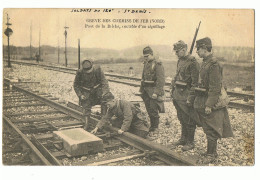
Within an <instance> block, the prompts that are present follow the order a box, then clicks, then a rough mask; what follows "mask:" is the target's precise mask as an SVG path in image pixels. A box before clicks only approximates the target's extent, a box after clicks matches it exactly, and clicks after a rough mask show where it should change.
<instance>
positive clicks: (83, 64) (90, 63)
mask: <svg viewBox="0 0 260 180" xmlns="http://www.w3.org/2000/svg"><path fill="white" fill-rule="evenodd" d="M86 62H89V65H87V66H86V65H85V63H86ZM82 66H83V68H84V67H85V69H87V70H89V69H91V68H92V66H93V61H92V60H90V59H85V60H84V61H82Z"/></svg>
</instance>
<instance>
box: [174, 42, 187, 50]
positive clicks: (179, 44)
mask: <svg viewBox="0 0 260 180" xmlns="http://www.w3.org/2000/svg"><path fill="white" fill-rule="evenodd" d="M183 48H187V44H185V42H184V41H182V40H179V41H178V42H176V43H174V44H173V50H174V51H179V50H181V49H183Z"/></svg>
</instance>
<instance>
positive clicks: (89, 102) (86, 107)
mask: <svg viewBox="0 0 260 180" xmlns="http://www.w3.org/2000/svg"><path fill="white" fill-rule="evenodd" d="M81 105H82V107H83V115H84V116H90V114H91V108H92V106H95V105H101V115H102V116H103V115H105V114H106V111H107V106H106V103H105V102H103V101H102V98H101V97H98V96H97V95H96V94H92V95H91V96H89V98H88V99H86V100H82V101H81Z"/></svg>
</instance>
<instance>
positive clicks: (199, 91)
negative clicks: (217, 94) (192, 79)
mask: <svg viewBox="0 0 260 180" xmlns="http://www.w3.org/2000/svg"><path fill="white" fill-rule="evenodd" d="M194 90H195V93H196V94H200V95H206V93H207V89H206V88H201V87H195V88H194Z"/></svg>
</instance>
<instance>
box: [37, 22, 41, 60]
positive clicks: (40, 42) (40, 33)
mask: <svg viewBox="0 0 260 180" xmlns="http://www.w3.org/2000/svg"><path fill="white" fill-rule="evenodd" d="M40 60H41V26H40V31H39V59H38V63H39V61H40Z"/></svg>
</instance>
